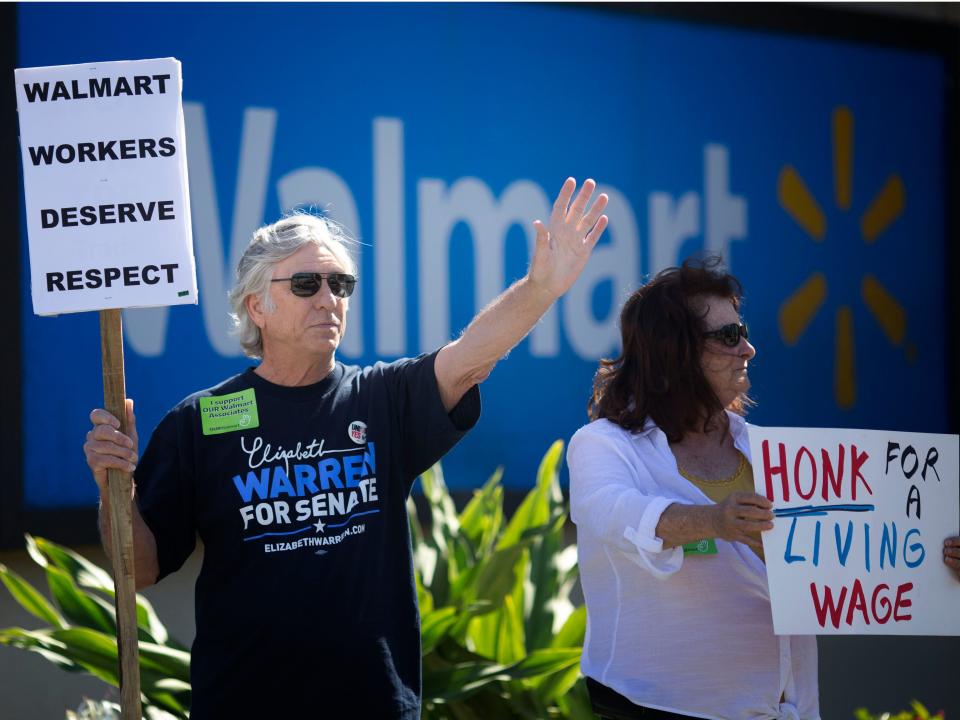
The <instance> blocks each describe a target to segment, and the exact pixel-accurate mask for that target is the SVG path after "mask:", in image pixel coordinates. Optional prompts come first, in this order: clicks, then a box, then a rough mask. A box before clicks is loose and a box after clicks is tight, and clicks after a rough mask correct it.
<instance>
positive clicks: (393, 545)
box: [84, 178, 607, 720]
mask: <svg viewBox="0 0 960 720" xmlns="http://www.w3.org/2000/svg"><path fill="white" fill-rule="evenodd" d="M595 187H596V186H595V183H594V182H593V181H592V180H587V181H586V182H585V183H584V185H583V186H582V187H581V189H580V191H579V193H578V194H577V196H576V198H574V197H573V195H574V190H575V189H576V182H575V181H574V180H573V178H569V179H568V180H567V181H566V182H565V183H564V185H563V188H562V189H561V191H560V194H559V196H558V197H557V200H556V202H555V204H554V207H553V211H552V213H551V216H550V220H549V223H548V225H544V224H543V223H541V222H540V221H537V222H536V223H535V226H536V232H537V240H536V247H535V250H534V255H533V258H532V259H531V262H530V267H529V270H528V272H527V275H526V276H525V277H523V278H522V279H520V280H519V281H517V282H516V283H514V284H513V285H512V286H511V287H510V288H508V289H507V290H506V291H504V292H503V293H502V294H501V295H500V296H499V297H498V298H496V299H495V300H494V301H493V302H492V303H491V304H490V305H489V306H487V307H486V308H485V309H484V310H482V311H481V312H480V313H479V314H478V315H477V316H476V317H475V318H474V319H473V321H472V322H471V323H470V325H469V326H468V327H467V329H466V330H465V331H464V333H463V334H462V335H461V336H460V337H459V338H457V339H456V340H454V341H453V342H451V343H449V344H447V345H445V346H444V347H442V348H440V349H439V350H438V351H436V352H433V353H430V354H427V355H422V356H420V357H418V358H414V359H404V360H399V361H397V362H393V363H376V364H375V365H373V366H372V367H366V368H359V367H351V366H345V365H343V364H342V363H339V362H337V361H336V359H335V354H336V350H337V347H338V346H339V344H340V341H341V338H342V337H343V333H344V330H345V328H346V324H347V310H348V306H349V297H350V295H351V293H352V292H353V290H354V288H355V286H356V283H357V278H356V270H355V265H354V263H353V260H352V259H351V258H350V254H349V252H348V251H347V248H346V246H345V244H344V242H343V239H342V237H341V234H340V232H339V229H338V228H337V227H336V226H335V225H333V224H332V223H328V222H327V221H325V220H323V219H321V218H315V217H311V216H293V217H288V218H285V219H282V220H280V221H279V222H277V223H275V224H273V225H270V226H267V227H263V228H261V229H259V230H258V231H257V232H256V233H254V236H253V239H252V240H251V242H250V245H249V247H248V248H247V250H246V252H245V253H244V255H243V258H242V259H241V260H240V264H239V267H238V268H237V284H236V287H235V288H234V290H233V291H232V292H231V294H230V298H231V302H232V303H233V308H234V313H235V321H236V324H237V330H238V333H239V336H240V342H241V345H242V346H243V349H244V352H245V353H246V354H247V355H249V356H250V357H254V358H260V360H261V361H260V364H259V365H257V366H256V367H255V368H250V369H248V370H246V371H245V372H243V373H240V374H239V375H236V376H234V377H232V378H229V379H228V380H226V381H224V382H222V383H220V384H219V385H217V386H215V387H212V388H209V389H207V390H202V391H200V392H198V393H195V394H193V395H191V396H189V397H187V398H186V399H185V400H183V401H182V402H180V403H179V404H178V405H177V406H176V407H174V408H173V409H172V410H171V411H170V412H169V413H167V415H166V416H165V417H164V418H163V420H162V421H161V422H160V424H159V425H158V426H157V428H156V430H155V431H154V433H153V436H152V437H151V439H150V442H149V444H148V446H147V449H146V450H145V452H144V453H143V457H142V459H139V462H138V455H137V433H136V426H135V419H134V417H133V404H132V401H130V400H128V401H127V411H128V416H129V417H128V421H129V428H130V433H129V435H124V434H123V433H121V432H120V430H119V427H120V423H119V422H118V421H117V419H116V418H115V417H113V416H112V415H110V414H109V413H107V412H106V411H105V410H99V409H98V410H94V411H93V412H92V413H91V421H92V422H93V429H92V430H91V431H90V432H89V433H87V439H86V443H85V444H84V452H85V453H86V456H87V462H88V464H89V466H90V468H91V470H92V471H93V476H94V479H95V481H96V483H97V485H98V487H99V488H100V498H101V513H100V517H101V536H102V538H103V540H104V544H105V546H106V545H108V541H109V537H110V534H109V532H104V531H103V529H104V528H106V527H109V517H110V508H109V503H108V499H107V493H106V475H107V469H108V468H118V469H121V470H126V471H130V472H134V479H135V482H136V490H135V496H136V497H135V499H136V502H135V503H134V507H133V510H134V512H133V518H134V546H135V559H136V562H135V565H136V581H137V587H138V588H143V587H146V586H149V585H152V584H154V583H155V582H157V581H158V580H160V579H162V578H163V577H164V576H166V575H168V574H169V573H171V572H174V571H176V570H177V569H179V568H180V566H181V565H182V564H183V562H184V561H185V560H186V558H187V557H188V556H189V555H190V553H191V552H192V551H193V549H194V547H195V543H196V538H197V536H198V535H199V537H200V539H201V540H202V541H203V544H204V558H203V567H202V569H201V571H200V576H199V578H198V580H197V587H196V624H197V634H196V639H195V641H194V645H193V655H192V663H191V680H192V685H193V695H192V709H191V718H193V720H207V719H208V718H234V717H237V718H287V717H290V718H293V717H324V718H327V717H329V718H340V717H350V718H357V719H358V720H366V719H368V718H387V717H390V718H402V719H403V720H413V719H414V718H419V717H420V694H421V681H420V635H419V615H418V611H417V594H416V586H415V583H414V576H413V566H412V554H411V542H410V533H409V526H408V523H407V517H406V510H405V503H406V499H407V496H408V495H409V493H410V489H411V487H412V485H413V482H414V481H415V479H416V478H417V476H418V475H419V474H420V473H422V472H423V471H424V470H426V469H427V468H429V467H430V466H431V465H432V464H433V463H435V462H436V461H437V460H439V459H440V458H441V457H442V456H443V455H444V453H446V452H447V451H448V450H449V449H450V448H451V447H453V445H454V444H456V442H457V441H458V440H459V439H460V438H461V437H462V436H463V434H464V433H465V432H466V431H467V430H468V429H469V428H471V427H472V426H473V425H474V423H475V422H476V421H477V419H478V417H479V414H480V395H479V390H478V387H477V386H478V384H479V383H480V382H482V381H483V380H484V379H486V377H487V376H488V375H489V374H490V371H491V370H492V369H493V367H494V365H495V364H496V362H497V361H498V360H499V359H500V358H502V357H503V356H504V355H505V354H506V353H507V352H508V351H509V350H510V349H511V348H512V347H514V346H515V345H516V344H517V343H518V342H520V340H521V339H523V337H524V336H525V335H526V334H527V333H528V332H529V331H530V329H531V328H532V327H533V326H534V324H535V323H536V322H537V320H538V319H539V318H540V317H541V316H542V315H543V313H544V312H546V310H547V309H548V308H549V307H550V305H551V304H552V303H553V302H554V301H555V300H556V299H557V298H558V297H559V296H560V295H562V294H563V293H564V292H566V290H567V289H568V288H569V287H570V286H571V285H572V284H573V282H574V281H575V280H576V278H577V276H578V275H579V274H580V272H581V270H582V269H583V267H584V265H585V264H586V262H587V259H588V258H589V256H590V252H591V251H592V249H593V247H594V245H595V244H596V242H597V240H598V239H599V238H600V236H601V234H602V233H603V231H604V229H605V227H606V224H607V217H606V216H605V215H602V212H603V209H604V207H605V206H606V203H607V197H606V196H605V195H600V196H599V197H597V198H596V200H595V201H594V202H593V203H592V205H590V199H591V196H592V195H593V192H594V190H595ZM571 201H572V202H571ZM588 205H590V207H589V208H588ZM107 550H108V552H109V551H110V548H109V547H107Z"/></svg>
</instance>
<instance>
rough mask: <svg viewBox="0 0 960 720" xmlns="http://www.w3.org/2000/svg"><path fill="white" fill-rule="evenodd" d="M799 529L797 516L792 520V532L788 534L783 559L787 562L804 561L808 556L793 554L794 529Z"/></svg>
mask: <svg viewBox="0 0 960 720" xmlns="http://www.w3.org/2000/svg"><path fill="white" fill-rule="evenodd" d="M796 529H797V518H793V520H791V521H790V534H789V535H787V549H786V550H785V551H784V553H783V560H784V562H786V563H795V562H803V561H804V560H806V558H805V557H804V556H803V555H794V554H793V531H794V530H796Z"/></svg>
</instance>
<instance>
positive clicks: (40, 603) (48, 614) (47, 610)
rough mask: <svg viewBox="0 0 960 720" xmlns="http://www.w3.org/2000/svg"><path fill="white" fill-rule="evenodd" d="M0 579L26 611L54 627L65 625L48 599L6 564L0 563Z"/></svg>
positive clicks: (65, 622)
mask: <svg viewBox="0 0 960 720" xmlns="http://www.w3.org/2000/svg"><path fill="white" fill-rule="evenodd" d="M0 581H3V584H4V585H5V586H6V588H7V590H9V591H10V594H11V595H12V596H13V599H14V600H16V601H17V602H18V603H19V604H20V606H21V607H22V608H23V609H24V610H26V611H27V612H28V613H30V614H31V615H33V616H34V617H37V618H40V619H41V620H43V621H44V622H46V623H49V624H50V625H53V626H54V627H67V621H66V620H65V619H64V618H63V616H62V615H61V614H60V613H59V612H58V611H57V609H56V608H55V607H54V606H53V605H52V604H51V603H50V601H49V600H47V598H45V597H44V596H43V595H42V594H40V592H39V591H38V590H37V589H36V588H35V587H33V585H31V584H30V583H28V582H27V581H26V580H24V579H23V578H22V577H20V576H19V575H18V574H17V573H15V572H14V571H13V570H11V569H9V568H8V567H7V566H6V565H0Z"/></svg>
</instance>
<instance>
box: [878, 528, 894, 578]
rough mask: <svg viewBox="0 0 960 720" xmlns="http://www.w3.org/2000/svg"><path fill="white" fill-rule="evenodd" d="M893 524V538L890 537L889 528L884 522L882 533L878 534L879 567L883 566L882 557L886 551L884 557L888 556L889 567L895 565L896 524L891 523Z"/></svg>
mask: <svg viewBox="0 0 960 720" xmlns="http://www.w3.org/2000/svg"><path fill="white" fill-rule="evenodd" d="M892 525H893V540H891V539H890V528H889V526H888V525H887V524H886V523H884V524H883V535H881V536H880V567H881V569H882V568H883V559H884V552H886V553H887V555H886V557H887V558H889V563H890V567H896V566H897V524H896V523H892Z"/></svg>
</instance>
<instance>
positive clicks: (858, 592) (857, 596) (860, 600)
mask: <svg viewBox="0 0 960 720" xmlns="http://www.w3.org/2000/svg"><path fill="white" fill-rule="evenodd" d="M858 609H859V610H860V612H861V613H862V614H863V621H864V622H865V623H866V624H867V625H869V624H870V618H869V617H867V598H866V597H864V595H863V585H861V584H860V581H859V580H854V581H853V590H852V591H851V592H850V606H849V607H848V608H847V625H853V613H855V612H856V611H857V610H858Z"/></svg>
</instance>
